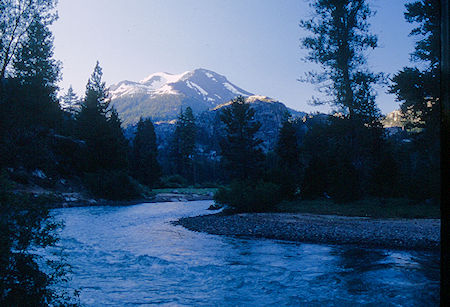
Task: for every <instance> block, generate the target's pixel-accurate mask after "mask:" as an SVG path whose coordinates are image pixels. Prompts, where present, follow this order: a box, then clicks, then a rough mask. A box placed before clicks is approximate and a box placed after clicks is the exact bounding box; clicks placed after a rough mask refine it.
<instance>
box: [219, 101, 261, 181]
mask: <svg viewBox="0 0 450 307" xmlns="http://www.w3.org/2000/svg"><path fill="white" fill-rule="evenodd" d="M254 115H255V111H254V110H253V109H252V108H251V107H250V104H249V103H247V102H246V101H245V99H244V97H242V96H239V97H237V98H236V99H233V100H232V101H231V104H230V105H229V106H228V107H226V108H224V109H223V111H222V113H221V115H220V119H221V121H222V122H223V123H224V124H225V131H226V133H227V134H226V137H225V139H223V140H222V141H221V142H220V147H221V150H222V160H223V166H224V168H225V169H227V170H228V172H229V174H230V178H232V179H239V180H245V179H249V178H256V177H257V176H258V175H259V174H260V173H261V166H262V162H263V160H264V155H263V153H262V150H261V148H259V145H260V144H261V143H262V141H261V140H260V139H258V138H256V137H255V133H256V132H257V131H258V130H259V128H260V127H261V123H259V122H256V121H255V120H254Z"/></svg>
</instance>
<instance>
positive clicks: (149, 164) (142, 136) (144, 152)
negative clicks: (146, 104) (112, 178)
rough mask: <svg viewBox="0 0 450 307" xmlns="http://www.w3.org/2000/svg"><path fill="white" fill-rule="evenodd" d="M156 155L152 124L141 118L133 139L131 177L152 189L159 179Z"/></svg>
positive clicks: (159, 169) (159, 171)
mask: <svg viewBox="0 0 450 307" xmlns="http://www.w3.org/2000/svg"><path fill="white" fill-rule="evenodd" d="M157 155H158V151H157V147H156V134H155V128H154V126H153V123H152V121H151V120H150V119H146V120H144V119H142V118H141V119H140V120H139V122H138V125H137V129H136V135H135V137H134V139H133V147H132V157H131V166H132V174H133V177H134V178H136V179H137V180H139V182H141V183H143V184H145V185H147V186H149V187H154V186H155V185H156V184H157V182H158V181H159V178H160V177H161V167H160V165H159V163H158V160H157Z"/></svg>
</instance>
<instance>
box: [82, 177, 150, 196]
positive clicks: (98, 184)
mask: <svg viewBox="0 0 450 307" xmlns="http://www.w3.org/2000/svg"><path fill="white" fill-rule="evenodd" d="M84 183H85V184H86V187H87V188H88V189H89V191H90V192H91V193H92V194H93V195H94V196H96V197H100V198H104V199H109V200H128V199H133V198H137V197H139V196H141V194H142V191H141V189H140V187H139V185H138V183H137V182H135V181H134V180H133V179H132V178H130V176H128V174H127V173H126V172H125V171H117V170H115V171H100V172H97V173H89V174H86V175H85V178H84Z"/></svg>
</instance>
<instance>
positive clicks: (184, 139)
mask: <svg viewBox="0 0 450 307" xmlns="http://www.w3.org/2000/svg"><path fill="white" fill-rule="evenodd" d="M196 135H197V126H196V124H195V117H194V114H193V112H192V109H191V107H187V108H186V110H185V111H184V112H183V111H181V112H180V115H179V116H178V119H177V123H176V126H175V133H174V139H173V146H172V156H173V158H174V162H175V168H176V171H177V173H178V174H180V175H182V176H184V177H185V178H186V179H188V180H190V181H193V180H194V170H193V167H194V164H193V163H194V155H195V142H196Z"/></svg>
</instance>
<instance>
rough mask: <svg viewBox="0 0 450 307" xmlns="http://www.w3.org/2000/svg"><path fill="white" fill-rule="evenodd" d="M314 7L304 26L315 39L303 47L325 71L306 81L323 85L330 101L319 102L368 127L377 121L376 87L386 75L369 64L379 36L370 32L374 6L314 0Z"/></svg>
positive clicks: (312, 74)
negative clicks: (372, 69) (368, 55)
mask: <svg viewBox="0 0 450 307" xmlns="http://www.w3.org/2000/svg"><path fill="white" fill-rule="evenodd" d="M311 7H312V8H313V9H314V17H313V18H312V19H309V20H303V21H301V23H300V26H301V27H302V28H304V29H306V30H307V31H309V32H311V34H312V36H310V37H306V38H304V39H302V45H303V47H304V48H306V49H308V50H309V53H308V56H307V57H306V60H308V61H311V62H313V63H317V64H319V65H320V66H321V69H322V71H321V72H310V73H309V74H308V75H307V78H306V81H309V82H312V83H314V84H320V85H321V89H322V90H323V92H324V94H325V95H326V96H327V97H328V98H330V100H328V101H323V100H317V99H316V100H315V103H317V104H323V103H329V104H331V105H332V106H335V107H337V108H339V110H340V111H342V112H344V113H345V114H346V115H348V117H349V118H351V119H357V120H362V121H363V122H364V123H366V124H371V123H373V122H376V121H377V120H378V117H379V110H378V108H377V107H376V104H375V93H374V90H373V84H375V83H376V82H378V81H379V80H380V79H381V78H382V75H380V74H375V73H373V72H370V71H369V69H368V68H367V67H366V65H365V64H366V56H365V54H364V52H365V50H366V49H368V48H372V49H373V48H375V47H377V37H376V36H375V35H373V34H370V33H369V23H368V18H369V17H370V16H371V15H372V14H373V13H372V11H371V9H370V7H369V6H368V4H367V3H366V1H365V0H314V1H313V2H312V4H311Z"/></svg>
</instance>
